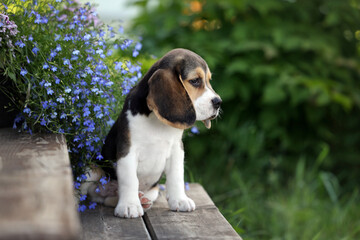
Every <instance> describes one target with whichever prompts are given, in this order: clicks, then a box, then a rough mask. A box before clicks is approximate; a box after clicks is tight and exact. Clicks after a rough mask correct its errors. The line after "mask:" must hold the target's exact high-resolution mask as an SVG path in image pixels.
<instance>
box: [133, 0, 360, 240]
mask: <svg viewBox="0 0 360 240" xmlns="http://www.w3.org/2000/svg"><path fill="white" fill-rule="evenodd" d="M158 2H159V3H158V5H157V6H155V7H154V6H150V4H149V1H147V0H142V1H138V2H137V4H138V5H139V6H140V7H141V9H142V12H141V15H140V16H139V17H137V18H136V19H135V24H134V28H135V29H136V30H137V31H139V33H140V35H142V36H143V37H144V41H143V46H144V49H145V50H146V51H148V52H150V53H152V54H156V55H158V56H161V55H162V54H164V53H165V52H167V51H168V50H170V49H172V48H177V47H183V48H188V49H190V50H192V51H194V52H196V53H198V54H199V55H201V56H202V57H203V58H204V59H205V60H206V61H207V62H208V64H209V67H210V69H211V70H212V73H213V81H212V85H213V87H214V89H215V90H216V91H217V92H218V93H219V94H220V96H221V97H222V99H223V105H222V109H223V114H222V116H221V117H220V119H218V120H217V121H216V122H214V123H213V127H212V129H211V130H210V131H207V130H205V129H204V128H201V131H202V133H201V134H200V135H199V136H196V137H194V138H186V140H185V141H186V143H185V148H186V159H187V165H188V167H189V169H190V171H191V174H192V176H195V178H197V179H199V178H201V181H202V183H203V184H204V185H205V187H206V188H207V190H208V191H209V192H210V194H212V195H213V196H214V197H215V199H216V196H215V195H214V194H215V193H216V194H219V192H226V191H229V193H230V195H229V196H227V197H229V198H230V200H228V201H219V202H217V203H218V204H219V206H221V207H222V208H223V210H224V211H225V212H226V211H230V210H234V209H239V208H240V210H239V212H238V213H240V214H235V215H236V216H239V215H240V216H241V215H243V213H246V211H251V213H249V212H247V214H245V216H247V217H249V218H251V219H252V222H249V221H246V220H245V219H242V220H241V223H240V226H242V227H243V228H244V229H245V231H249V229H250V227H249V226H254V228H253V229H252V231H256V230H255V229H257V230H258V231H263V230H259V229H267V231H269V232H267V233H265V235H266V237H264V239H269V236H271V234H270V233H271V232H272V231H270V230H269V228H271V226H266V224H270V223H271V224H275V223H274V222H275V218H276V219H279V218H280V219H281V221H283V220H284V221H288V222H289V224H290V223H291V224H294V225H299V224H303V223H304V222H306V221H309V222H310V223H308V224H307V225H306V226H305V227H304V228H306V227H308V228H309V229H310V228H311V229H313V228H316V227H318V228H319V229H318V232H316V231H315V230H314V231H311V230H309V234H313V235H311V237H308V238H303V239H312V238H314V239H331V237H330V236H331V235H330V234H327V233H326V231H328V230H329V233H335V231H330V228H324V229H323V230H321V229H322V227H321V226H320V225H321V223H320V219H321V217H324V218H325V219H326V221H327V222H325V223H324V224H327V223H328V224H329V226H335V225H336V224H335V223H336V220H335V218H336V215H337V214H340V212H341V209H343V208H344V209H351V210H350V212H348V213H349V215H352V214H353V213H352V212H351V211H357V212H359V209H358V208H357V207H355V206H354V204H352V205H351V204H350V205H349V207H348V208H346V207H345V205H346V204H345V203H342V202H341V199H343V198H344V197H345V196H346V195H347V194H351V193H352V192H353V189H354V188H355V189H358V179H359V177H360V176H359V171H358V167H359V163H360V162H359V159H360V148H359V146H360V133H359V131H358V129H360V121H359V120H358V119H360V111H359V108H360V85H359V80H360V70H359V69H360V56H359V54H360V42H359V40H360V27H359V22H360V4H359V3H358V2H357V1H353V0H346V1H343V0H333V1H327V0H315V1H314V0H302V1H290V0H289V1H285V0H283V1H282V0H256V1H254V0H241V1H239V0H225V1H216V0H206V1H202V0H199V1H191V0H188V1H176V0H159V1H158ZM299 158H301V159H306V161H305V160H302V161H304V163H303V164H304V165H307V166H311V167H308V168H307V171H311V173H309V174H310V176H311V178H319V179H322V180H321V181H323V182H332V183H333V182H336V183H337V185H338V187H335V188H334V189H335V190H336V191H335V190H334V189H333V190H334V191H333V190H332V188H331V187H330V186H332V185H329V184H323V188H324V189H325V190H326V191H327V192H328V194H329V196H330V200H329V199H325V200H324V198H322V197H321V194H320V195H319V194H318V193H317V192H314V193H312V192H311V191H312V190H314V189H319V188H320V187H319V185H316V186H315V187H314V188H312V187H311V184H310V183H311V182H312V180H309V181H310V182H309V181H308V180H304V181H305V182H304V184H305V185H306V184H310V186H308V185H306V186H305V188H308V189H306V191H308V192H309V198H310V200H308V202H307V204H313V205H311V209H318V212H317V211H315V212H312V213H311V214H309V215H308V216H304V217H302V216H300V215H301V214H302V213H301V211H299V212H297V211H296V210H295V209H294V208H295V207H296V204H299V202H301V201H298V202H296V199H297V198H298V197H301V196H299V195H301V194H306V192H303V190H302V188H300V187H298V185H296V184H295V183H293V184H295V185H291V184H292V183H289V186H287V185H286V184H285V183H286V182H288V181H290V182H297V181H298V180H297V178H296V177H295V179H294V176H298V175H297V174H298V173H297V171H298V170H299V169H301V168H300V167H299V165H297V162H298V160H299ZM304 171H305V170H304ZM322 173H326V174H322ZM234 176H238V177H234ZM239 176H240V178H239ZM304 176H307V173H304ZM214 179H216V180H214ZM317 181H320V180H317ZM241 182H243V183H244V185H243V187H242V186H240V185H241V184H242V183H241ZM275 183H276V184H278V185H279V186H278V188H276V189H273V188H275V187H276V186H277V185H276V184H275ZM318 184H319V183H318ZM281 185H282V186H281ZM285 185H286V186H285ZM335 185H336V184H335ZM335 185H334V186H335ZM238 188H239V189H240V190H239V191H240V192H241V194H240V192H239V191H238ZM267 188H269V189H273V190H274V192H273V193H272V194H271V195H268V194H267V191H272V190H267ZM234 189H235V190H234ZM281 189H282V190H283V192H282V191H281ZM244 191H245V193H244ZM246 191H247V192H248V193H249V198H247V197H246ZM304 191H305V190H304ZM357 196H358V195H357ZM261 198H266V200H265V199H264V200H263V201H261V200H259V199H261ZM272 198H274V199H272ZM317 198H318V200H317ZM336 199H337V201H335V200H336ZM357 199H358V197H357ZM257 200H259V201H258V202H257V204H265V205H266V204H269V201H271V202H273V203H272V205H271V204H270V205H271V206H264V207H261V208H258V207H259V206H257V205H255V203H254V202H256V201H257ZM312 200H313V201H312ZM349 201H350V200H349ZM350 202H351V201H350ZM251 203H252V207H253V208H252V209H246V206H247V205H248V204H251ZM322 204H324V206H321V205H322ZM275 205H276V206H275ZM350 206H351V207H350ZM242 207H244V208H242ZM280 207H281V209H279V208H280ZM352 208H354V209H352ZM269 209H272V212H271V213H270V214H265V215H272V216H273V219H270V218H269V217H262V212H261V211H263V212H266V211H268V210H269ZM276 209H278V211H280V210H281V211H284V212H283V213H281V212H277V213H276V211H277V210H276ZM287 209H288V210H289V212H288V213H286V211H287ZM275 210H276V211H275ZM314 213H315V215H316V214H322V215H320V216H319V218H316V216H315V215H313V214H314ZM327 213H329V214H330V216H331V217H328V216H329V215H328V214H327ZM251 214H258V215H256V216H251ZM285 214H288V215H285ZM298 214H299V216H298ZM304 214H305V215H306V211H305V212H304ZM343 214H345V213H343ZM227 216H228V217H229V215H227ZM342 216H343V215H342ZM346 216H347V215H346ZM262 218H264V220H261V219H262ZM297 218H299V219H301V218H302V219H303V220H301V221H300V220H299V221H297V220H296V219H297ZM313 218H314V219H315V220H314V221H319V223H317V224H314V225H313V226H312V225H311V219H313ZM344 218H345V217H344ZM230 219H231V218H230ZM251 219H250V220H251ZM350 219H354V218H350ZM291 220H294V221H291ZM231 221H232V223H233V225H234V226H236V222H234V221H235V220H234V219H232V220H231ZM257 221H259V223H258V224H255V223H256V222H257ZM266 221H269V222H268V223H267V222H266ZM330 221H333V223H331V222H330ZM252 224H255V225H252ZM260 224H262V225H260ZM244 226H245V227H244ZM340 226H342V227H344V226H345V225H340ZM353 226H354V225H353ZM280 227H281V226H280ZM280 227H279V229H280ZM286 228H288V230H289V232H290V230H292V228H291V227H286ZM279 229H278V230H277V229H274V231H278V232H277V235H276V236H279V238H280V236H283V237H285V239H299V238H296V237H294V236H300V235H296V234H301V233H299V232H297V233H294V235H291V236H288V237H287V235H286V234H285V233H284V232H280V230H279ZM282 229H284V228H282ZM334 229H337V230H340V229H339V228H335V227H334ZM345 229H349V228H345ZM239 231H240V230H239ZM320 231H321V232H320ZM345 231H346V230H344V232H345ZM354 231H358V230H355V228H354ZM260 234H261V233H260ZM357 234H359V233H357ZM274 236H275V235H274ZM306 236H310V235H306ZM325 236H327V237H325ZM334 236H338V238H336V237H335V238H334V239H339V238H341V237H340V235H338V234H335V235H334ZM349 236H351V233H349ZM253 238H254V239H259V238H258V237H253ZM274 239H276V238H275V237H274ZM300 239H301V238H300ZM344 239H351V237H350V238H346V237H345V238H344Z"/></svg>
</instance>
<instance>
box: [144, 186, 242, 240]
mask: <svg viewBox="0 0 360 240" xmlns="http://www.w3.org/2000/svg"><path fill="white" fill-rule="evenodd" d="M187 195H188V196H189V197H190V198H192V199H193V200H194V202H195V204H196V210H195V211H193V212H172V211H170V210H169V207H168V205H167V201H166V199H165V194H164V192H162V194H161V195H160V196H159V199H158V200H157V201H156V202H155V204H154V206H153V208H152V209H150V210H149V211H148V212H147V213H146V214H145V216H144V220H145V223H146V225H147V228H148V230H149V233H150V236H151V237H152V238H153V239H241V238H240V236H239V235H238V234H237V233H236V232H235V230H234V229H233V228H232V227H231V225H230V224H229V223H228V222H227V221H226V219H225V218H224V217H223V216H222V214H221V213H220V212H219V210H218V209H217V207H216V206H215V205H214V203H213V202H212V200H211V199H210V197H209V195H208V194H207V193H206V191H205V190H204V188H203V187H202V186H201V185H200V184H190V190H188V191H187Z"/></svg>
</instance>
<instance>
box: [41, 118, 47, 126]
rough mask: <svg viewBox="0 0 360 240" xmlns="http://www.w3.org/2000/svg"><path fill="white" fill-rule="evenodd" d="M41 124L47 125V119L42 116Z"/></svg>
mask: <svg viewBox="0 0 360 240" xmlns="http://www.w3.org/2000/svg"><path fill="white" fill-rule="evenodd" d="M40 125H41V126H46V121H45V119H44V118H42V119H41V121H40Z"/></svg>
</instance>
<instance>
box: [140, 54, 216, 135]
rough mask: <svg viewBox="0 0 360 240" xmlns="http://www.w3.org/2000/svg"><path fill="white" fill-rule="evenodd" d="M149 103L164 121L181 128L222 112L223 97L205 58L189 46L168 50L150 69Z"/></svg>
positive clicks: (212, 117) (209, 123)
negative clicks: (214, 87)
mask: <svg viewBox="0 0 360 240" xmlns="http://www.w3.org/2000/svg"><path fill="white" fill-rule="evenodd" d="M149 72H151V73H152V75H151V77H150V79H149V81H148V85H149V93H148V96H147V99H146V100H147V105H148V107H149V109H150V110H151V111H153V112H154V113H155V115H156V116H157V117H158V119H160V120H161V121H162V122H164V123H166V124H168V125H170V126H173V127H176V128H181V129H186V128H189V127H191V126H192V125H193V124H194V123H195V121H203V122H204V124H205V126H206V127H207V128H210V127H211V121H210V120H212V119H214V118H216V117H217V116H218V115H219V111H220V104H221V98H220V97H219V95H217V94H216V93H215V91H214V90H213V89H212V87H211V85H210V79H211V73H210V70H209V67H208V66H207V64H206V62H205V61H204V59H202V58H201V57H200V56H199V55H197V54H196V53H194V52H191V51H189V50H186V49H174V50H172V51H170V52H168V53H167V54H166V55H165V56H164V57H162V58H161V59H160V60H159V61H158V62H156V63H155V64H154V66H153V67H152V69H151V70H150V71H149Z"/></svg>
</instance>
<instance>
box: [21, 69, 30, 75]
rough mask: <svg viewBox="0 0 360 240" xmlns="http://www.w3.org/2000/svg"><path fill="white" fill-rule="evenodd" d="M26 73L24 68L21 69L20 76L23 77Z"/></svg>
mask: <svg viewBox="0 0 360 240" xmlns="http://www.w3.org/2000/svg"><path fill="white" fill-rule="evenodd" d="M27 73H28V71H27V70H26V69H25V68H21V71H20V75H21V76H25V75H26V74H27Z"/></svg>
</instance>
